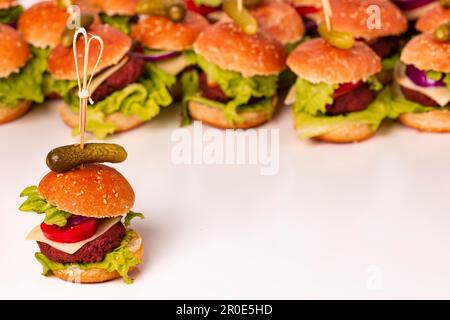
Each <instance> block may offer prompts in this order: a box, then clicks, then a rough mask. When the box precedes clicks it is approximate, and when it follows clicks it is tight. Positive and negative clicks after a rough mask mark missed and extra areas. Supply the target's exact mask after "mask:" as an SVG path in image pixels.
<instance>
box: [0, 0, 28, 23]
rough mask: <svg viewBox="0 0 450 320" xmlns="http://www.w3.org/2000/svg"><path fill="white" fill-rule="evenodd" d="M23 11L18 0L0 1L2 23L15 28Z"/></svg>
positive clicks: (0, 20)
mask: <svg viewBox="0 0 450 320" xmlns="http://www.w3.org/2000/svg"><path fill="white" fill-rule="evenodd" d="M22 11H23V8H22V6H20V5H18V3H17V1H16V0H0V23H3V24H9V25H11V26H14V25H15V23H16V21H17V19H19V16H20V14H21V13H22Z"/></svg>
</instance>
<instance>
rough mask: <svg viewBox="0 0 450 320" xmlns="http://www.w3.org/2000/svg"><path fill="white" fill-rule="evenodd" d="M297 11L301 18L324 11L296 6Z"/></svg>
mask: <svg viewBox="0 0 450 320" xmlns="http://www.w3.org/2000/svg"><path fill="white" fill-rule="evenodd" d="M294 7H295V10H297V12H298V14H299V15H301V16H306V15H308V14H313V13H317V12H320V11H321V10H322V9H320V8H316V7H313V6H311V7H307V6H294Z"/></svg>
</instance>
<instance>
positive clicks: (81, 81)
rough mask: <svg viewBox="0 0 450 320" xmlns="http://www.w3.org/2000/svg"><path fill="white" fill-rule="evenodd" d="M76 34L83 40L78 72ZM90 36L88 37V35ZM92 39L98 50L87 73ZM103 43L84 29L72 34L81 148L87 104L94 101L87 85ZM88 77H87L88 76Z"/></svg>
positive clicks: (99, 56)
mask: <svg viewBox="0 0 450 320" xmlns="http://www.w3.org/2000/svg"><path fill="white" fill-rule="evenodd" d="M78 35H81V36H82V39H83V41H84V60H83V71H82V72H80V66H79V65H78V56H79V55H78V50H77V45H76V44H77V40H78ZM89 36H90V37H89ZM92 41H98V42H99V44H100V52H99V54H98V57H97V61H96V63H95V66H94V69H93V70H92V71H91V75H90V76H89V75H88V63H89V49H90V46H91V43H92ZM103 49H104V44H103V40H102V38H100V37H99V36H96V35H95V36H94V35H88V33H87V31H86V29H84V28H78V29H77V30H76V31H75V34H74V36H73V57H74V60H75V68H76V72H77V81H78V97H79V100H80V114H79V116H80V121H79V125H80V146H81V149H83V148H84V141H85V134H86V113H87V104H88V101H89V103H91V104H93V103H94V102H93V101H92V99H91V92H90V91H89V87H90V85H91V82H92V79H93V78H94V75H95V73H96V71H97V68H98V65H99V63H100V61H101V59H102V55H103ZM88 77H89V78H88Z"/></svg>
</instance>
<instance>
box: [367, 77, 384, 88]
mask: <svg viewBox="0 0 450 320" xmlns="http://www.w3.org/2000/svg"><path fill="white" fill-rule="evenodd" d="M365 82H366V83H367V84H368V85H369V89H370V90H372V91H381V90H383V88H384V85H383V84H382V83H381V81H380V80H379V79H378V78H377V76H371V77H369V78H367V80H366V81H365Z"/></svg>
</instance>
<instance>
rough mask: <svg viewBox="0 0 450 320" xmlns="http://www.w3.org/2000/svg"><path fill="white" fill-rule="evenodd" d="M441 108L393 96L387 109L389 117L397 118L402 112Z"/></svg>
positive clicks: (418, 111)
mask: <svg viewBox="0 0 450 320" xmlns="http://www.w3.org/2000/svg"><path fill="white" fill-rule="evenodd" d="M437 109H440V110H443V109H444V108H439V107H426V106H423V105H421V104H418V103H415V102H412V101H409V100H406V99H402V98H394V99H392V101H391V107H390V110H389V114H388V117H389V118H390V119H397V118H398V117H400V116H401V115H402V114H404V113H422V112H429V111H433V110H437Z"/></svg>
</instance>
